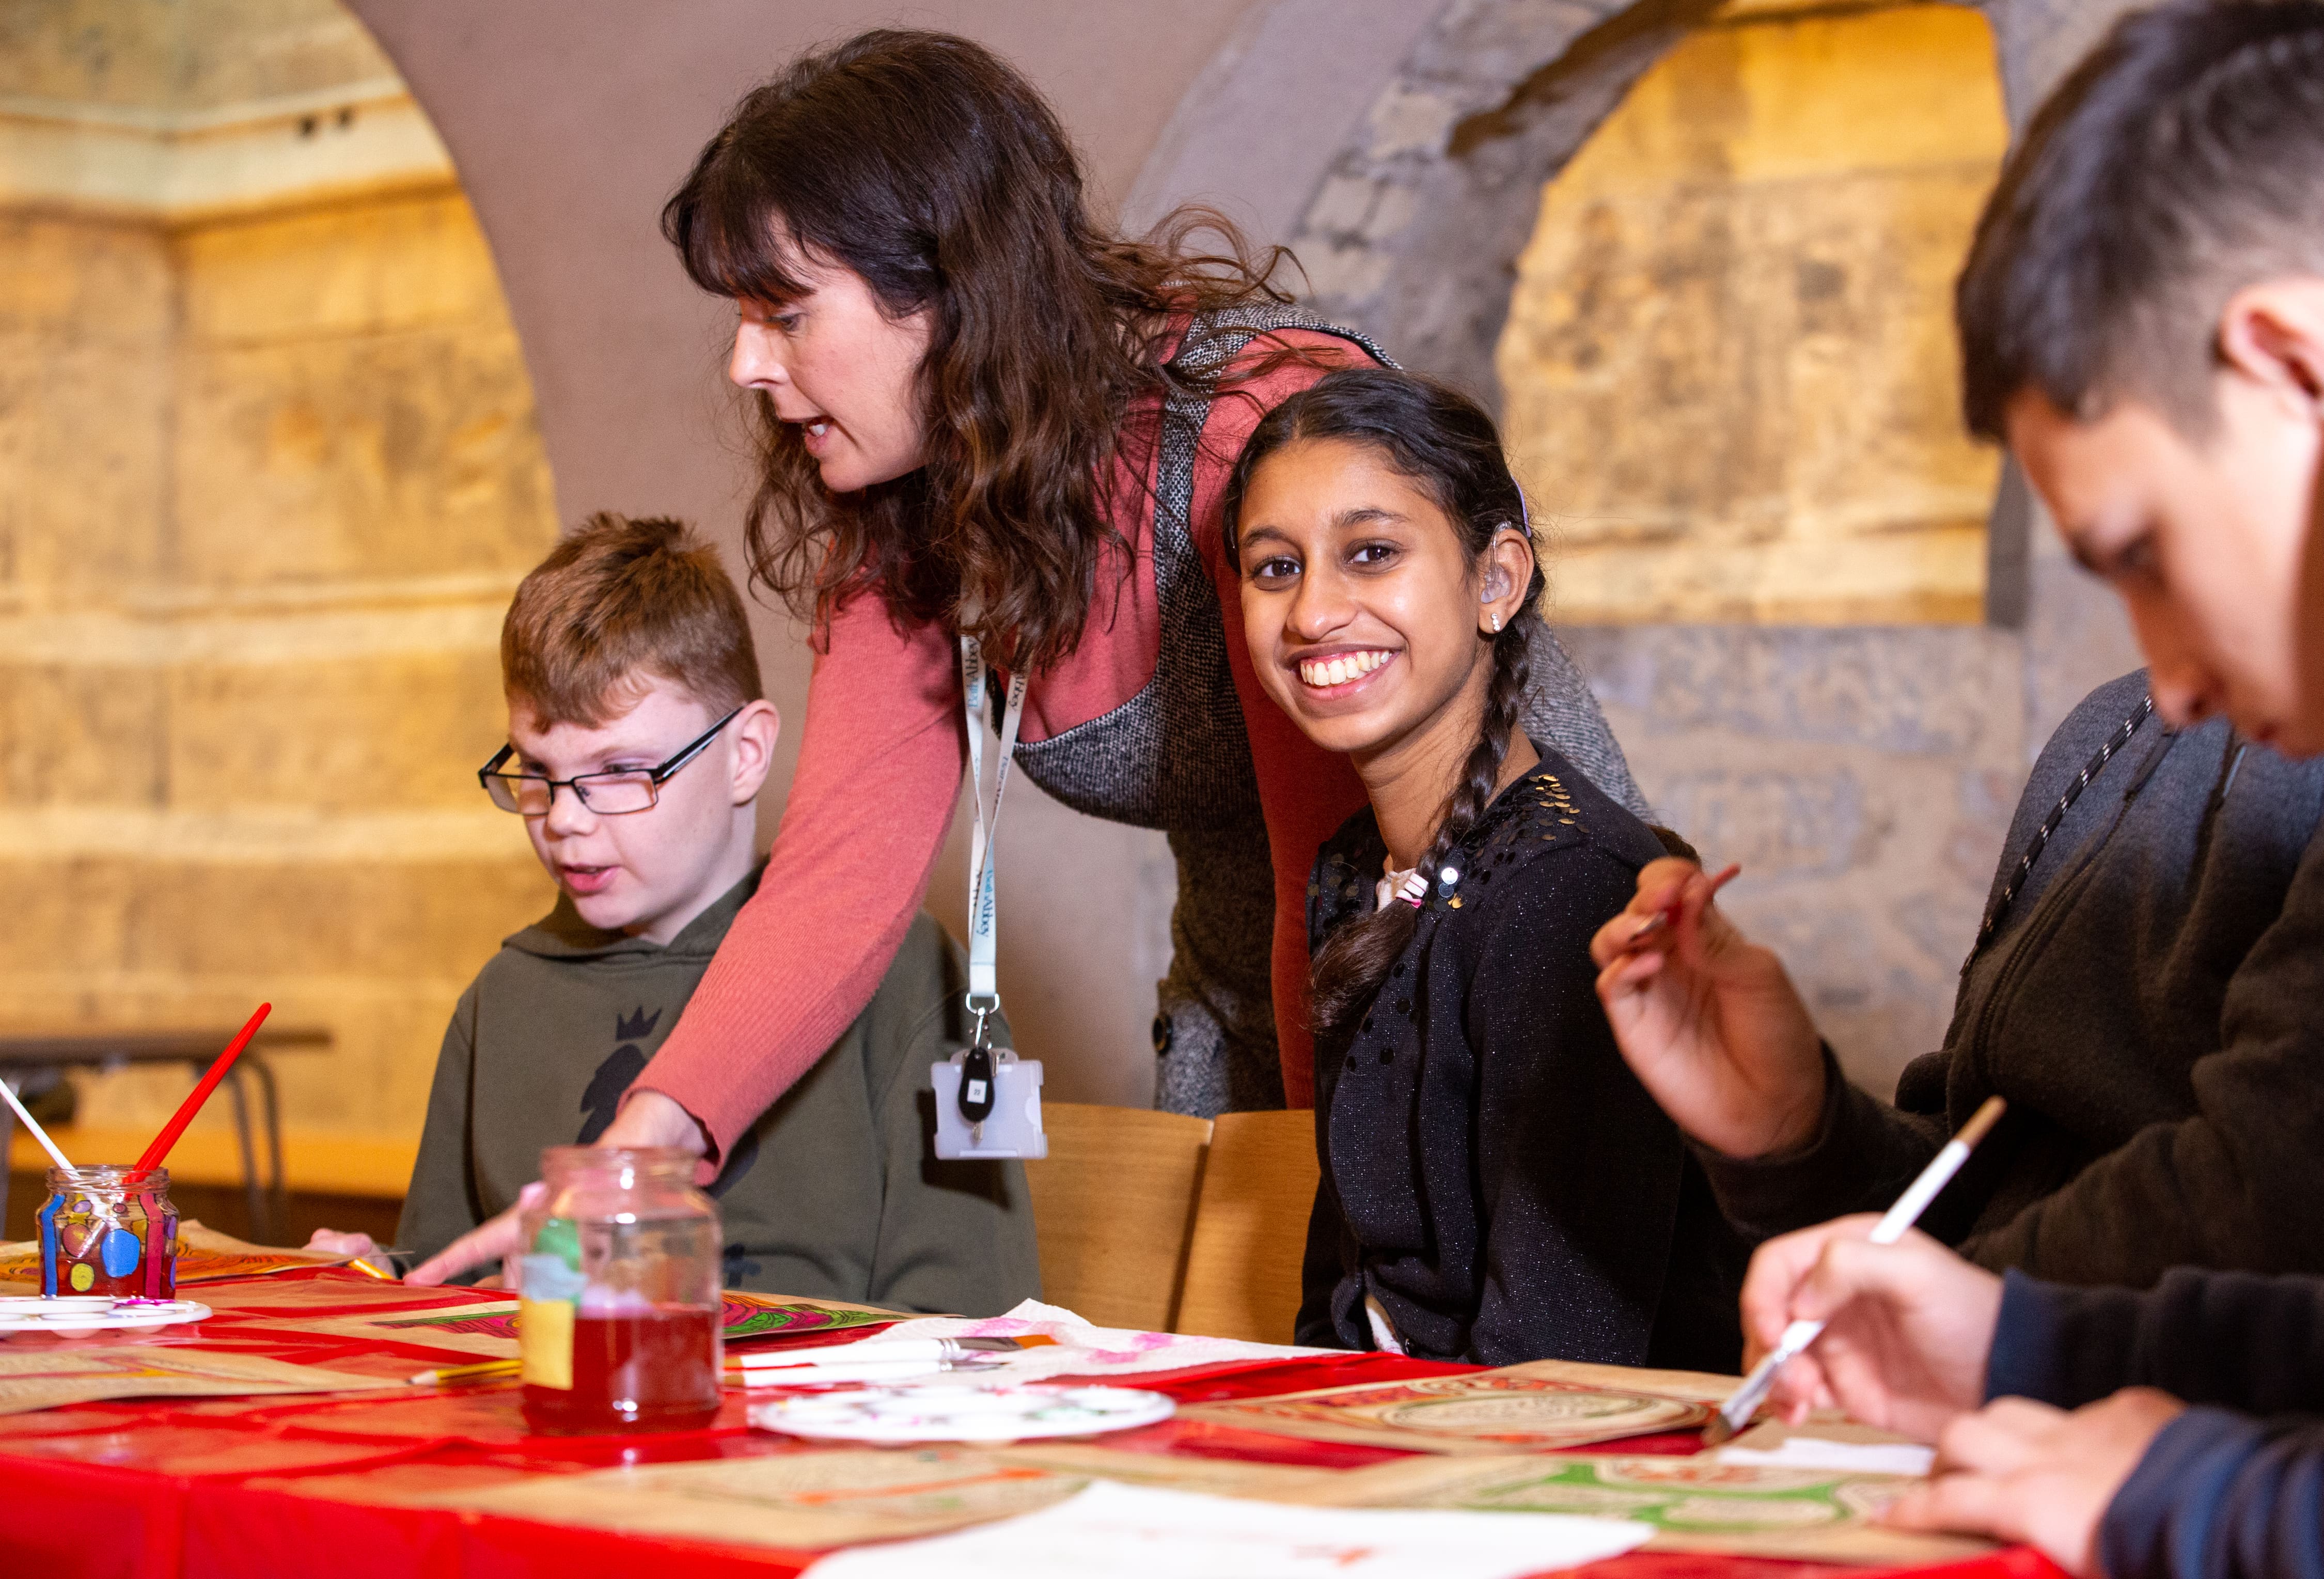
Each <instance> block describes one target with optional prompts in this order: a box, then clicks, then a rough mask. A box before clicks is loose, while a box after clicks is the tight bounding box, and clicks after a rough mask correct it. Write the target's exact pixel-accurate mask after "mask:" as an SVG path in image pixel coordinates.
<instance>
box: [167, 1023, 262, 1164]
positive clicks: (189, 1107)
mask: <svg viewBox="0 0 2324 1579" xmlns="http://www.w3.org/2000/svg"><path fill="white" fill-rule="evenodd" d="M273 1008H274V1005H273V1004H272V1003H261V1004H260V1005H259V1006H258V1012H257V1013H255V1014H254V1015H252V1016H251V1017H250V1020H249V1022H248V1023H247V1024H245V1025H244V1027H243V1028H242V1030H241V1031H240V1033H239V1034H237V1035H236V1036H235V1039H233V1040H232V1041H230V1042H228V1043H226V1051H225V1052H223V1053H220V1054H219V1055H218V1061H217V1063H215V1064H212V1065H211V1066H210V1072H209V1073H208V1074H207V1075H205V1076H202V1080H201V1084H200V1085H197V1086H195V1087H194V1089H193V1092H192V1094H190V1095H189V1096H188V1097H187V1098H186V1100H185V1101H184V1102H182V1103H180V1104H179V1105H178V1111H177V1112H176V1113H171V1115H170V1122H168V1123H166V1124H163V1125H162V1126H161V1133H160V1134H158V1135H156V1136H154V1137H153V1143H152V1145H151V1146H148V1147H146V1148H145V1155H144V1156H143V1157H140V1158H139V1159H137V1171H138V1172H140V1173H143V1172H145V1171H146V1170H148V1169H149V1168H159V1167H161V1160H162V1159H163V1158H166V1157H167V1156H169V1155H170V1148H171V1147H172V1146H174V1145H176V1144H177V1143H178V1137H179V1136H180V1135H182V1134H184V1133H185V1132H186V1126H187V1125H188V1124H190V1123H192V1122H194V1115H195V1114H196V1113H199V1112H201V1111H202V1103H206V1102H208V1100H209V1099H210V1093H211V1092H213V1091H216V1090H217V1083H218V1082H219V1081H221V1080H223V1079H225V1078H226V1071H227V1070H228V1069H231V1068H233V1067H234V1061H235V1059H236V1058H239V1057H242V1049H243V1048H246V1047H248V1046H249V1045H250V1039H251V1038H252V1037H254V1036H256V1035H257V1034H258V1028H259V1026H260V1025H261V1024H263V1022H264V1020H265V1019H266V1017H267V1015H268V1014H269V1013H271V1012H272V1011H273Z"/></svg>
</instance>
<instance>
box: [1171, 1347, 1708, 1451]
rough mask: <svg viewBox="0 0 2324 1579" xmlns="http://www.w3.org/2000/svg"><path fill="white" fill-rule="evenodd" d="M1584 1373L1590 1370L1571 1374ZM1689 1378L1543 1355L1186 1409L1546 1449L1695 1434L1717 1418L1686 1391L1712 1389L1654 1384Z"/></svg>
mask: <svg viewBox="0 0 2324 1579" xmlns="http://www.w3.org/2000/svg"><path fill="white" fill-rule="evenodd" d="M1572 1371H1584V1372H1588V1373H1590V1374H1584V1375H1580V1376H1577V1375H1574V1374H1571V1372H1572ZM1608 1371H1611V1373H1612V1376H1613V1377H1620V1376H1623V1375H1625V1374H1628V1375H1631V1376H1636V1377H1638V1378H1639V1379H1640V1380H1639V1381H1638V1383H1637V1384H1635V1385H1633V1386H1630V1387H1622V1386H1619V1385H1609V1384H1608V1381H1607V1380H1600V1379H1599V1376H1598V1375H1597V1374H1596V1373H1600V1372H1608ZM1681 1374H1682V1373H1674V1372H1668V1373H1655V1372H1649V1371H1631V1372H1628V1373H1625V1372H1622V1371H1616V1370H1614V1369H1613V1368H1612V1367H1605V1366H1591V1367H1568V1366H1563V1365H1562V1364H1560V1363H1559V1362H1554V1361H1541V1362H1535V1363H1533V1364H1529V1365H1512V1366H1508V1367H1507V1368H1505V1369H1503V1370H1499V1371H1471V1372H1469V1373H1467V1374H1465V1375H1460V1376H1432V1377H1425V1378H1422V1379H1420V1380H1413V1381H1399V1382H1391V1383H1388V1384H1387V1385H1384V1386H1357V1387H1336V1388H1326V1389H1324V1390H1321V1391H1317V1392H1302V1393H1288V1394H1286V1395H1285V1396H1283V1397H1281V1398H1264V1399H1241V1400H1240V1401H1238V1402H1234V1403H1222V1404H1203V1405H1201V1406H1199V1407H1197V1408H1189V1409H1186V1410H1185V1411H1183V1412H1184V1413H1185V1415H1186V1416H1187V1417H1189V1418H1193V1419H1207V1420H1213V1421H1216V1422H1218V1423H1220V1424H1222V1425H1228V1426H1237V1427H1242V1428H1243V1429H1245V1430H1250V1431H1268V1432H1272V1433H1274V1434H1275V1435H1277V1436H1298V1437H1304V1438H1306V1439H1308V1440H1311V1441H1318V1442H1353V1443H1361V1444H1365V1445H1371V1446H1379V1447H1397V1448H1402V1449H1404V1450H1405V1451H1406V1452H1408V1453H1443V1454H1489V1453H1512V1452H1528V1451H1530V1452H1540V1451H1544V1450H1547V1449H1551V1448H1563V1447H1581V1446H1585V1445H1589V1444H1591V1443H1597V1442H1614V1441H1618V1440H1620V1439H1621V1438H1623V1437H1625V1436H1645V1435H1646V1434H1647V1433H1649V1432H1655V1431H1679V1430H1686V1429H1690V1428H1692V1427H1696V1426H1699V1425H1701V1424H1702V1422H1703V1421H1705V1420H1706V1419H1708V1418H1710V1409H1709V1408H1708V1407H1707V1406H1706V1405H1705V1404H1704V1403H1703V1402H1701V1401H1700V1399H1696V1398H1692V1397H1689V1396H1686V1395H1687V1394H1690V1393H1696V1392H1700V1391H1701V1390H1702V1389H1701V1388H1700V1387H1697V1386H1692V1385H1689V1386H1684V1387H1682V1388H1673V1389H1655V1390H1650V1388H1651V1385H1652V1383H1651V1380H1650V1379H1655V1378H1657V1376H1658V1375H1659V1376H1668V1377H1675V1376H1680V1375H1681ZM1609 1380H1610V1379H1609ZM1699 1380H1701V1381H1714V1382H1715V1381H1716V1380H1717V1379H1715V1378H1701V1379H1699ZM1729 1385H1731V1384H1729ZM1674 1393H1676V1394H1678V1395H1679V1396H1673V1394H1674Z"/></svg>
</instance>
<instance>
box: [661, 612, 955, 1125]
mask: <svg viewBox="0 0 2324 1579" xmlns="http://www.w3.org/2000/svg"><path fill="white" fill-rule="evenodd" d="M958 664H959V657H958V649H957V648H956V647H955V646H954V642H952V640H951V638H950V637H948V636H946V635H945V633H944V632H943V631H942V630H940V629H938V628H936V627H935V626H933V625H928V626H921V627H918V628H915V629H909V630H901V631H899V629H898V628H897V627H896V625H895V624H894V623H892V622H891V621H890V619H889V617H888V612H887V608H886V606H885V605H884V604H882V603H881V601H880V600H879V599H878V598H876V597H873V596H859V597H856V598H853V599H852V600H851V601H850V602H849V603H848V604H847V605H845V606H844V608H843V609H841V610H840V612H839V613H838V614H836V615H835V616H834V617H833V619H832V622H831V629H830V637H829V642H828V644H827V646H826V647H825V651H822V652H820V653H819V654H817V656H816V664H815V678H814V679H813V681H812V682H811V683H810V684H809V686H808V688H807V734H806V735H805V736H804V738H803V740H802V743H801V747H800V751H799V762H798V773H797V775H796V776H795V777H794V778H793V779H792V780H791V791H790V799H789V800H788V802H787V803H786V805H785V806H784V808H783V820H782V828H781V831H780V832H779V834H778V835H777V836H776V837H775V845H774V850H773V852H772V854H771V855H770V858H769V860H768V863H767V871H766V875H765V876H764V877H763V878H762V879H761V881H760V883H759V891H758V892H757V893H756V894H754V895H753V896H752V899H751V901H750V903H748V904H746V905H744V906H743V907H742V914H741V915H739V916H737V917H736V918H735V919H734V926H733V930H731V931H729V932H728V933H727V934H726V940H725V942H724V943H723V944H721V945H720V946H719V949H718V956H717V957H716V958H715V959H714V960H712V961H711V963H710V969H709V971H708V972H707V973H706V974H705V975H704V976H703V978H702V984H701V985H700V986H699V987H697V988H696V989H695V993H694V997H693V999H692V1000H691V1001H690V1002H687V1006H686V1012H685V1014H684V1016H683V1017H682V1018H681V1019H680V1020H678V1026H677V1029H676V1030H672V1031H671V1032H670V1035H669V1040H668V1041H666V1042H665V1043H663V1044H662V1048H661V1050H660V1051H659V1053H658V1054H656V1055H655V1057H654V1060H653V1062H652V1063H650V1064H649V1065H648V1066H647V1067H646V1069H645V1072H644V1073H643V1074H641V1076H639V1077H638V1080H637V1084H635V1085H632V1087H631V1088H630V1094H631V1095H632V1096H634V1095H636V1094H638V1093H640V1092H646V1091H652V1092H659V1093H660V1094H662V1095H664V1096H667V1097H669V1098H670V1099H671V1100H672V1101H674V1102H676V1103H678V1105H679V1106H681V1107H683V1108H684V1109H685V1110H686V1111H687V1113H691V1114H692V1115H693V1116H694V1117H695V1119H696V1121H697V1122H699V1123H700V1124H701V1125H702V1128H703V1130H704V1131H705V1132H706V1133H707V1135H708V1137H709V1140H710V1142H711V1145H712V1147H713V1148H714V1150H713V1153H712V1155H713V1156H714V1158H715V1157H722V1156H724V1154H725V1151H726V1149H727V1147H728V1146H729V1145H730V1144H732V1143H733V1140H734V1138H735V1137H736V1136H737V1135H739V1134H741V1133H742V1131H743V1130H745V1129H747V1128H748V1127H749V1126H750V1124H751V1122H752V1121H753V1120H755V1119H756V1118H757V1117H758V1116H759V1115H760V1114H761V1113H764V1112H765V1111H766V1110H767V1107H768V1106H769V1104H770V1103H773V1102H774V1100H775V1099H776V1098H777V1097H779V1096H780V1095H782V1094H783V1093H784V1092H786V1091H788V1090H789V1089H790V1088H791V1086H792V1085H793V1084H794V1083H795V1082H797V1081H798V1078H799V1076H802V1075H804V1074H806V1073H807V1070H808V1069H809V1068H810V1067H813V1066H814V1064H815V1061H816V1059H817V1058H818V1057H822V1055H823V1053H824V1051H825V1048H829V1047H830V1046H831V1044H832V1043H833V1042H834V1041H835V1040H836V1039H838V1037H839V1034H840V1032H841V1031H843V1030H846V1029H847V1026H848V1024H849V1023H850V1022H851V1021H852V1020H854V1018H855V1017H856V1015H858V1014H860V1013H862V1011H863V1006H864V1005H865V1004H866V1003H868V1002H871V994H872V993H874V992H875V991H877V990H878V988H879V985H880V978H881V976H882V975H883V974H886V972H887V969H888V965H889V963H890V961H891V960H893V959H894V958H895V956H896V950H897V948H898V946H899V945H901V943H902V942H903V938H904V932H905V929H906V928H908V927H909V926H910V925H911V923H912V917H913V915H914V913H915V912H916V911H917V910H918V909H919V905H920V900H921V899H922V898H923V897H924V896H925V895H926V894H927V888H928V878H929V874H930V873H931V871H932V870H933V868H934V866H935V863H936V854H937V852H938V851H939V850H940V849H941V848H942V847H943V845H944V839H945V831H946V830H947V829H948V828H949V827H950V826H951V824H952V814H953V807H954V802H955V801H956V800H957V799H958V798H959V794H960V778H961V769H962V764H963V763H964V761H965V759H966V752H967V745H966V743H965V739H964V735H963V734H962V727H961V715H960V672H959V668H958Z"/></svg>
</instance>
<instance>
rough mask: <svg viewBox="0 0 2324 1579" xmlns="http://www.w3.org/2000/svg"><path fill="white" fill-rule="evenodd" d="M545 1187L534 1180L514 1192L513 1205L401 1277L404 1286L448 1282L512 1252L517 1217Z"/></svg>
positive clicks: (547, 1188) (506, 1256)
mask: <svg viewBox="0 0 2324 1579" xmlns="http://www.w3.org/2000/svg"><path fill="white" fill-rule="evenodd" d="M548 1193H549V1187H548V1186H547V1185H545V1184H542V1183H540V1182H539V1180H538V1179H536V1180H534V1181H533V1182H532V1183H531V1184H529V1185H527V1186H525V1187H524V1188H522V1189H521V1190H519V1191H518V1192H517V1193H516V1205H513V1206H511V1207H510V1208H509V1209H508V1210H507V1211H505V1212H503V1213H502V1214H500V1215H499V1216H497V1217H494V1218H492V1219H490V1220H489V1221H486V1222H484V1223H478V1224H477V1225H476V1226H475V1227H474V1228H471V1229H469V1230H468V1232H467V1233H463V1234H462V1235H460V1237H459V1238H457V1239H456V1240H454V1241H453V1242H451V1243H449V1244H447V1245H446V1246H445V1247H444V1248H443V1249H442V1250H439V1251H437V1252H436V1253H435V1254H434V1255H432V1256H429V1258H428V1259H427V1260H424V1261H421V1262H420V1264H419V1265H418V1266H416V1267H414V1268H412V1269H411V1270H410V1271H409V1272H406V1273H405V1274H404V1275H403V1280H404V1281H405V1282H407V1283H417V1284H419V1285H420V1287H421V1288H434V1287H435V1286H436V1285H437V1284H438V1283H444V1282H448V1281H449V1280H451V1279H454V1278H457V1277H458V1276H459V1275H460V1274H461V1273H462V1272H465V1271H466V1270H468V1269H469V1268H471V1267H481V1266H483V1265H484V1263H485V1262H486V1261H497V1260H506V1259H507V1258H508V1257H509V1256H511V1255H512V1254H514V1253H515V1251H516V1226H517V1224H516V1219H517V1214H518V1213H520V1212H522V1211H523V1210H524V1209H525V1208H526V1207H528V1206H535V1205H539V1204H540V1199H541V1197H542V1196H546V1195H547V1194H548Z"/></svg>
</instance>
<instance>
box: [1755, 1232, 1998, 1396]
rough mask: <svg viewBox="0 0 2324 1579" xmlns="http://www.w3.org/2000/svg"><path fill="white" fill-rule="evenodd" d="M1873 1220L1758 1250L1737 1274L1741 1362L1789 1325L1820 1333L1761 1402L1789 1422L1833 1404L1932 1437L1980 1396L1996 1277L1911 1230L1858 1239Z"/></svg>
mask: <svg viewBox="0 0 2324 1579" xmlns="http://www.w3.org/2000/svg"><path fill="white" fill-rule="evenodd" d="M1877 1222H1879V1219H1878V1218H1877V1217H1874V1216H1871V1215H1869V1214H1865V1215H1861V1216H1855V1217H1842V1218H1840V1219H1839V1220H1838V1221H1837V1222H1832V1223H1823V1224H1821V1225H1820V1226H1818V1227H1814V1228H1806V1229H1802V1230H1801V1231H1800V1232H1799V1233H1786V1234H1784V1235H1783V1236H1782V1237H1781V1238H1778V1239H1771V1240H1769V1241H1768V1242H1766V1243H1765V1244H1763V1245H1761V1246H1760V1247H1759V1249H1758V1251H1757V1253H1755V1254H1754V1255H1753V1256H1752V1257H1751V1270H1750V1271H1749V1273H1748V1275H1747V1276H1746V1277H1745V1278H1744V1279H1743V1301H1742V1303H1743V1338H1744V1344H1745V1353H1744V1360H1745V1362H1746V1363H1747V1364H1756V1363H1757V1362H1758V1359H1759V1356H1760V1355H1762V1354H1764V1353H1766V1352H1767V1351H1768V1350H1769V1349H1772V1348H1774V1347H1775V1344H1777V1343H1779V1342H1780V1341H1781V1340H1782V1338H1783V1334H1784V1328H1785V1327H1786V1326H1788V1325H1791V1323H1792V1322H1793V1321H1794V1320H1809V1321H1821V1322H1823V1323H1825V1324H1826V1325H1825V1326H1824V1329H1823V1335H1822V1336H1821V1337H1820V1338H1818V1339H1817V1340H1816V1341H1815V1344H1813V1346H1812V1347H1811V1348H1810V1349H1809V1350H1808V1352H1807V1353H1804V1354H1803V1355H1801V1356H1800V1357H1799V1358H1798V1359H1796V1360H1794V1361H1793V1362H1791V1363H1790V1364H1789V1365H1786V1366H1784V1370H1783V1372H1782V1374H1781V1375H1779V1376H1778V1377H1777V1378H1776V1380H1775V1390H1774V1391H1773V1392H1772V1393H1771V1394H1770V1395H1769V1402H1770V1403H1771V1404H1772V1405H1773V1406H1774V1407H1775V1410H1776V1411H1777V1412H1778V1413H1779V1414H1781V1415H1782V1416H1783V1417H1784V1418H1785V1419H1788V1420H1790V1421H1792V1422H1793V1423H1794V1424H1797V1423H1798V1422H1799V1421H1801V1420H1803V1419H1804V1418H1806V1417H1807V1412H1808V1410H1809V1409H1811V1408H1820V1407H1823V1406H1827V1405H1832V1404H1837V1405H1838V1406H1839V1407H1840V1408H1843V1409H1846V1410H1847V1411H1848V1412H1849V1415H1851V1416H1853V1417H1855V1418H1857V1419H1859V1420H1862V1421H1864V1422H1865V1423H1866V1424H1867V1425H1871V1426H1878V1427H1882V1428H1884V1429H1886V1430H1890V1431H1901V1432H1903V1433H1904V1435H1906V1436H1914V1437H1917V1438H1919V1439H1920V1440H1921V1441H1923V1442H1934V1441H1935V1440H1937V1437H1938V1435H1939V1433H1941V1431H1943V1430H1944V1428H1945V1427H1946V1426H1947V1425H1949V1424H1950V1422H1951V1421H1952V1420H1953V1419H1954V1418H1955V1417H1957V1416H1960V1415H1962V1414H1965V1413H1967V1412H1968V1411H1969V1410H1971V1409H1974V1408H1977V1407H1978V1403H1979V1401H1980V1400H1982V1399H1983V1398H1984V1397H1985V1367H1986V1361H1987V1357H1988V1356H1989V1355H1990V1354H1991V1353H1992V1352H1993V1328H1994V1324H1995V1323H1996V1322H1997V1320H1998V1319H1999V1318H2000V1315H2001V1279H1999V1278H1997V1277H1995V1276H1994V1275H1993V1274H1992V1273H1991V1272H1988V1271H1987V1270H1984V1269H1983V1268H1981V1267H1976V1266H1972V1265H1970V1264H1969V1262H1968V1261H1965V1260H1961V1258H1960V1257H1959V1256H1957V1255H1955V1254H1953V1252H1952V1251H1949V1250H1947V1249H1946V1248H1945V1247H1944V1246H1942V1245H1941V1244H1939V1243H1938V1242H1936V1241H1935V1240H1933V1239H1931V1238H1930V1237H1929V1236H1928V1235H1926V1234H1924V1233H1919V1232H1917V1231H1915V1232H1914V1233H1907V1234H1906V1235H1905V1236H1904V1239H1903V1240H1901V1241H1900V1242H1897V1243H1895V1244H1891V1245H1876V1244H1867V1243H1866V1242H1865V1236H1866V1235H1867V1234H1869V1233H1871V1232H1872V1228H1873V1224H1875V1223H1877Z"/></svg>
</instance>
